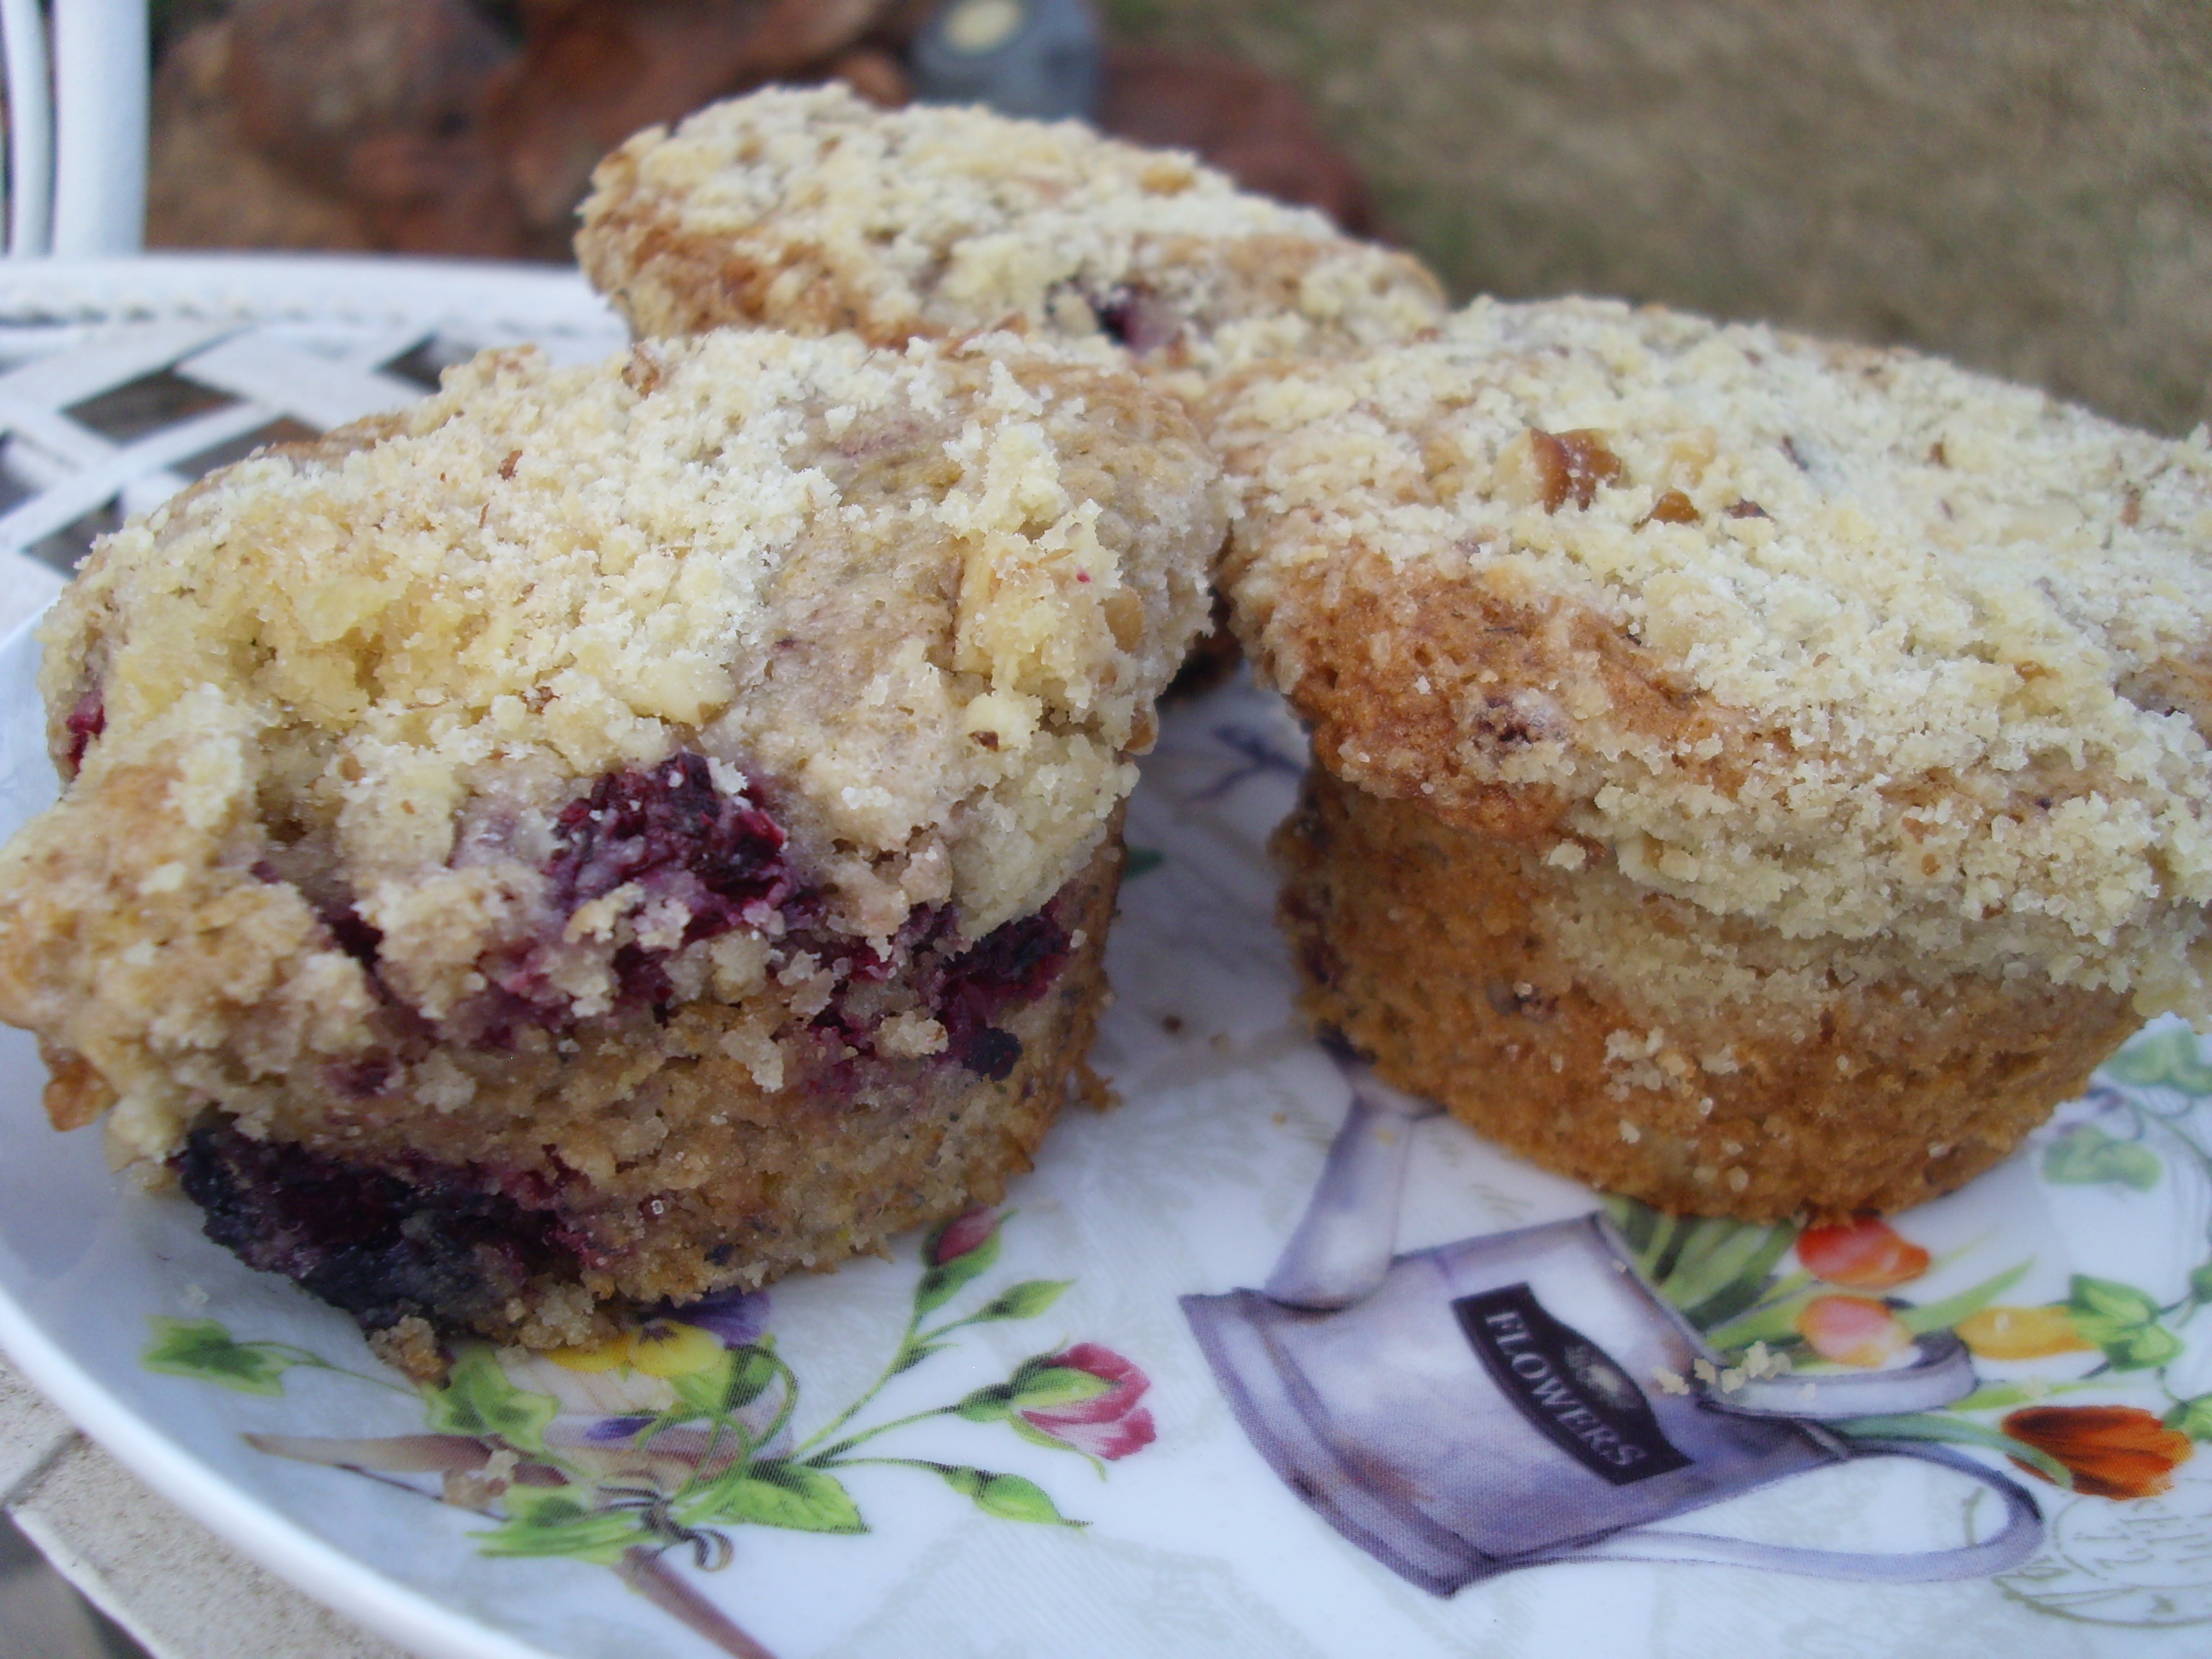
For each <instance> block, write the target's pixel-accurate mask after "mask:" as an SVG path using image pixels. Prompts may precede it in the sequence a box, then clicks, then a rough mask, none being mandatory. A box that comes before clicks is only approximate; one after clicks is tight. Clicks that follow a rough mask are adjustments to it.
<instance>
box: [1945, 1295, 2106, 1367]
mask: <svg viewBox="0 0 2212 1659" xmlns="http://www.w3.org/2000/svg"><path fill="white" fill-rule="evenodd" d="M1954 1329H1955V1330H1956V1331H1957V1332H1958V1333H1959V1340H1960V1341H1961V1342H1963V1343H1965V1344H1966V1346H1967V1347H1968V1348H1970V1349H1972V1351H1973V1352H1974V1353H1975V1354H1976V1355H1977V1356H1978V1357H1979V1358H1983V1359H2045V1358H2049V1357H2050V1356H2051V1355H2052V1354H2056V1353H2084V1352H2087V1351H2088V1350H2089V1349H2090V1348H2092V1347H2093V1346H2095V1345H2094V1344H2093V1343H2090V1342H2086V1341H2084V1340H2082V1338H2081V1332H2079V1331H2077V1330H2075V1328H2074V1321H2073V1319H2072V1318H2071V1317H2070V1316H2069V1315H2068V1313H2067V1311H2066V1310H2065V1309H2064V1308H2063V1307H2059V1306H2056V1305H2054V1306H2051V1307H2045V1308H2003V1307H1997V1308H1984V1309H1983V1310H1981V1311H1980V1312H1978V1313H1972V1314H1968V1315H1967V1316H1966V1317H1965V1318H1964V1319H1962V1320H1960V1322H1958V1324H1957V1325H1956V1326H1954Z"/></svg>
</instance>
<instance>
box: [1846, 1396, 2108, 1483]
mask: <svg viewBox="0 0 2212 1659" xmlns="http://www.w3.org/2000/svg"><path fill="white" fill-rule="evenodd" d="M1832 1427H1833V1428H1834V1429H1835V1430H1836V1431H1838V1432H1840V1433H1842V1434H1845V1435H1848V1436H1850V1437H1851V1438H1853V1439H1855V1440H1938V1441H1945V1442H1948V1443H1951V1444H1953V1445H1959V1446H1985V1447H1987V1448H1988V1449H1990V1450H1991V1451H1999V1452H2002V1453H2003V1454H2004V1455H2006V1456H2007V1457H2009V1458H2011V1459H2012V1460H2013V1461H2014V1462H2016V1463H2024V1464H2026V1465H2027V1467H2028V1468H2032V1469H2033V1470H2035V1471H2036V1472H2037V1473H2038V1474H2040V1475H2042V1476H2043V1477H2044V1479H2045V1480H2048V1481H2050V1482H2051V1484H2052V1485H2053V1486H2063V1487H2065V1488H2066V1489H2067V1490H2068V1491H2069V1492H2070V1491H2072V1490H2073V1487H2074V1472H2073V1471H2072V1470H2071V1469H2069V1468H2067V1467H2066V1466H2065V1465H2064V1464H2063V1463H2062V1462H2059V1461H2058V1460H2057V1458H2055V1457H2053V1456H2052V1455H2051V1454H2050V1453H2049V1452H2047V1451H2045V1450H2044V1449H2042V1448H2041V1447H2039V1446H2031V1445H2029V1444H2028V1443H2027V1442H2026V1441H2025V1440H2015V1439H2014V1438H2013V1437H2011V1436H2010V1435H2008V1434H2007V1433H2005V1432H2004V1431H2002V1429H1993V1428H1990V1426H1989V1425H1986V1424H1983V1423H1975V1422H1971V1421H1969V1420H1968V1419H1966V1418H1963V1417H1954V1416H1952V1415H1951V1414H1950V1413H1948V1412H1911V1413H1905V1415H1903V1416H1899V1417H1854V1418H1850V1419H1847V1420H1845V1421H1844V1422H1839V1423H1836V1424H1834V1425H1832Z"/></svg>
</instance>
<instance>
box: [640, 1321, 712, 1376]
mask: <svg viewBox="0 0 2212 1659" xmlns="http://www.w3.org/2000/svg"><path fill="white" fill-rule="evenodd" d="M721 1357H722V1340H721V1339H720V1337H718V1336H716V1335H715V1334H714V1333H713V1332H712V1331H702V1330H701V1329H700V1328H698V1327H697V1326H696V1325H685V1324H682V1323H680V1322H678V1321H676V1320H673V1319H655V1320H652V1321H649V1322H647V1323H646V1324H643V1325H641V1326H639V1327H638V1328H637V1329H635V1330H634V1331H632V1332H631V1333H630V1334H629V1363H630V1364H631V1365H632V1367H634V1368H635V1369H636V1370H641V1371H643V1372H644V1373H645V1374H646V1375H647V1376H689V1375H690V1373H692V1372H693V1371H697V1370H705V1369H706V1368H707V1367H708V1366H709V1365H711V1364H714V1362H715V1361H716V1360H718V1359H720V1358H721Z"/></svg>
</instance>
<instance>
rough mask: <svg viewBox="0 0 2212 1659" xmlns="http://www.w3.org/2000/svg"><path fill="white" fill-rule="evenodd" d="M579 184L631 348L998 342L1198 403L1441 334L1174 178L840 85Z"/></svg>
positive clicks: (709, 113) (1096, 149)
mask: <svg viewBox="0 0 2212 1659" xmlns="http://www.w3.org/2000/svg"><path fill="white" fill-rule="evenodd" d="M592 182H593V186H594V188H593V191H592V195H591V196H590V197H589V198H588V199H587V200H586V202H585V204H584V206H583V210H582V211H583V228H582V230H581V231H580V232H579V234H578V235H577V238H576V252H577V257H578V258H579V259H580V261H581V262H582V264H583V267H584V270H585V272H586V275H588V276H590V277H591V279H592V283H594V284H595V285H597V286H598V287H599V289H601V290H602V291H603V292H605V294H607V295H609V296H610V297H611V299H612V300H613V301H614V303H615V305H616V306H617V308H619V309H620V310H621V311H622V313H623V314H624V315H625V316H626V317H628V318H629V322H630V325H631V326H632V327H633V328H634V329H635V331H637V332H638V333H639V334H641V335H644V336H654V335H675V334H687V333H693V332H696V331H699V330H702V329H707V328H713V327H715V326H718V325H723V324H728V323H744V322H755V323H767V324H770V325H774V326H775V327H778V328H786V329H793V330H796V331H802V332H807V333H827V332H830V331H837V330H849V331H853V332H855V333H858V334H860V336H861V337H864V338H866V339H868V340H871V341H873V342H876V343H879V344H891V343H898V342H900V341H903V340H906V339H908V338H910V337H915V336H916V335H924V336H959V335H963V334H969V333H973V332H975V331H977V330H981V329H990V328H1000V327H1012V328H1018V329H1020V330H1022V331H1024V332H1027V333H1029V334H1030V335H1032V336H1042V337H1052V338H1054V339H1058V340H1060V341H1062V342H1064V343H1070V344H1073V345H1076V346H1079V347H1081V348H1086V349H1091V350H1094V351H1096V352H1097V353H1099V354H1100V355H1103V356H1121V355H1123V354H1126V355H1127V356H1132V357H1133V358H1135V359H1136V360H1137V361H1138V362H1139V363H1140V364H1141V365H1142V366H1143V367H1145V368H1146V369H1147V370H1148V371H1150V372H1152V373H1153V374H1156V375H1158V376H1159V377H1161V378H1162V379H1163V380H1164V382H1165V383H1166V384H1167V385H1169V386H1170V387H1171V388H1173V389H1175V390H1176V391H1177V392H1181V393H1182V394H1183V395H1185V396H1195V395H1197V394H1198V393H1199V392H1200V391H1202V390H1203V389H1204V387H1205V386H1206V383H1207V382H1208V381H1209V380H1210V379H1211V378H1212V376H1213V375H1215V374H1218V372H1219V371H1221V370H1222V369H1223V368H1228V367H1232V366H1234V365H1237V364H1239V363H1243V362H1252V361H1255V360H1256V359H1259V358H1261V357H1267V356H1282V355H1291V356H1325V355H1330V354H1334V353H1341V352H1346V351H1353V350H1358V349H1364V348H1365V347H1368V346H1371V345H1375V344H1377V343H1383V342H1387V341H1395V340H1402V339H1406V338H1408V337H1412V336H1413V335H1415V334H1417V333H1419V332H1420V331H1423V330H1425V329H1428V328H1431V327H1432V326H1434V325H1436V324H1437V322H1438V321H1439V320H1440V319H1441V318H1442V316H1443V301H1442V298H1441V295H1440V293H1439V290H1438V289H1437V283H1436V280H1435V279H1434V278H1433V277H1432V276H1430V275H1429V273H1428V272H1427V270H1425V269H1424V268H1423V267H1422V266H1421V265H1420V264H1419V262H1418V261H1416V260H1414V259H1412V258H1408V257H1407V256H1406V255H1404V254H1401V253H1393V252H1389V251H1387V250H1385V249H1383V248H1379V247H1376V246H1371V245H1370V244H1368V243H1365V242H1360V241H1356V240H1352V239H1351V238H1349V237H1346V236H1345V235H1343V234H1340V232H1338V231H1337V230H1336V229H1335V228H1334V226H1332V225H1331V224H1330V223H1329V222H1328V219H1327V218H1326V217H1324V216H1322V215H1321V214H1319V213H1316V212H1315V211H1314V210H1311V209H1308V208H1292V207H1286V206H1285V205H1283V204H1279V203H1277V202H1273V201H1270V200H1268V199H1267V198H1266V197H1260V196H1255V195H1252V194H1250V193H1249V192H1247V191H1240V190H1238V189H1237V187H1236V186H1235V185H1232V184H1231V182H1230V181H1229V180H1228V179H1226V178H1225V177H1224V176H1223V175H1222V174H1220V173H1215V172H1212V171H1211V170H1210V169H1208V168H1206V167H1201V166H1200V165H1199V164H1198V163H1197V162H1196V161H1194V160H1193V159H1192V158H1191V157H1189V156H1188V155H1182V154H1180V153H1177V152H1174V151H1168V150H1153V149H1142V148H1139V146H1136V145H1133V144H1128V143H1119V142H1116V141H1115V140H1113V139H1109V138H1103V137H1100V136H1099V135H1098V134H1097V132H1095V131H1091V129H1090V128H1088V127H1085V126H1084V125H1080V124H1079V123H1076V122H1072V121H1066V122H1060V123H1057V124H1047V123H1044V122H1039V121H1023V120H1015V119H1012V118H1007V117H1005V116H1000V115H994V114H992V113H990V112H987V111H986V110H981V109H959V108H947V107H944V106H928V105H915V106H909V107H908V108H905V109H901V110H892V111H885V110H880V109H878V108H876V107H875V106H872V105H871V104H868V103H866V101H864V100H861V99H860V98H859V97H857V96H855V95H854V94H853V93H852V92H851V91H849V90H848V89H847V88H844V87H842V86H835V85H833V86H827V87H820V88H808V89H805V90H792V89H786V88H771V89H769V90H768V91H765V92H759V93H755V94H752V95H751V96H750V97H746V98H740V99H735V100H731V101H729V102H727V103H722V104H716V105H714V106H710V107H708V108H707V109H704V110H702V111H700V112H698V113H696V114H695V115H692V116H690V117H689V118H686V119H685V120H684V122H683V123H682V124H681V125H678V126H677V127H676V129H675V130H674V131H669V130H668V129H666V128H662V127H654V128H652V129H649V130H648V131H644V132H641V133H640V134H638V136H637V137H635V138H632V139H631V140H630V141H629V143H626V144H624V145H623V147H622V148H621V149H617V151H615V152H614V154H613V155H610V156H609V157H607V159H606V160H605V161H603V162H601V163H600V165H599V171H598V173H596V174H595V175H594V176H593V181H592Z"/></svg>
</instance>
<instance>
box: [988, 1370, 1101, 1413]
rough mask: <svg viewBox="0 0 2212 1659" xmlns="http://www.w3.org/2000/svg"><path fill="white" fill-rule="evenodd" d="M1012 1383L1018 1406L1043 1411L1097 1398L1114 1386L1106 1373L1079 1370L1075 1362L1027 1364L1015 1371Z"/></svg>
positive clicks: (1022, 1408) (1015, 1403)
mask: <svg viewBox="0 0 2212 1659" xmlns="http://www.w3.org/2000/svg"><path fill="white" fill-rule="evenodd" d="M1010 1386H1011V1388H1012V1391H1013V1396H1014V1400H1013V1403H1014V1405H1015V1406H1016V1407H1018V1408H1019V1409H1021V1410H1024V1411H1042V1410H1046V1409H1048V1408H1049V1407H1054V1406H1073V1405H1076V1404H1079V1402H1081V1401H1085V1400H1096V1399H1097V1398H1098V1396H1099V1395H1102V1394H1104V1393H1105V1392H1106V1391H1107V1390H1108V1389H1111V1388H1112V1387H1113V1386H1114V1385H1113V1384H1112V1383H1109V1382H1108V1381H1107V1380H1106V1379H1105V1378H1104V1377H1103V1376H1092V1375H1091V1373H1090V1372H1089V1371H1084V1370H1077V1369H1076V1368H1075V1367H1074V1366H1073V1365H1039V1366H1036V1367H1035V1368H1031V1367H1030V1366H1027V1365H1024V1366H1023V1367H1022V1369H1021V1370H1019V1371H1018V1372H1017V1373H1016V1374H1015V1376H1014V1380H1013V1382H1012V1384H1011V1385H1010Z"/></svg>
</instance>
